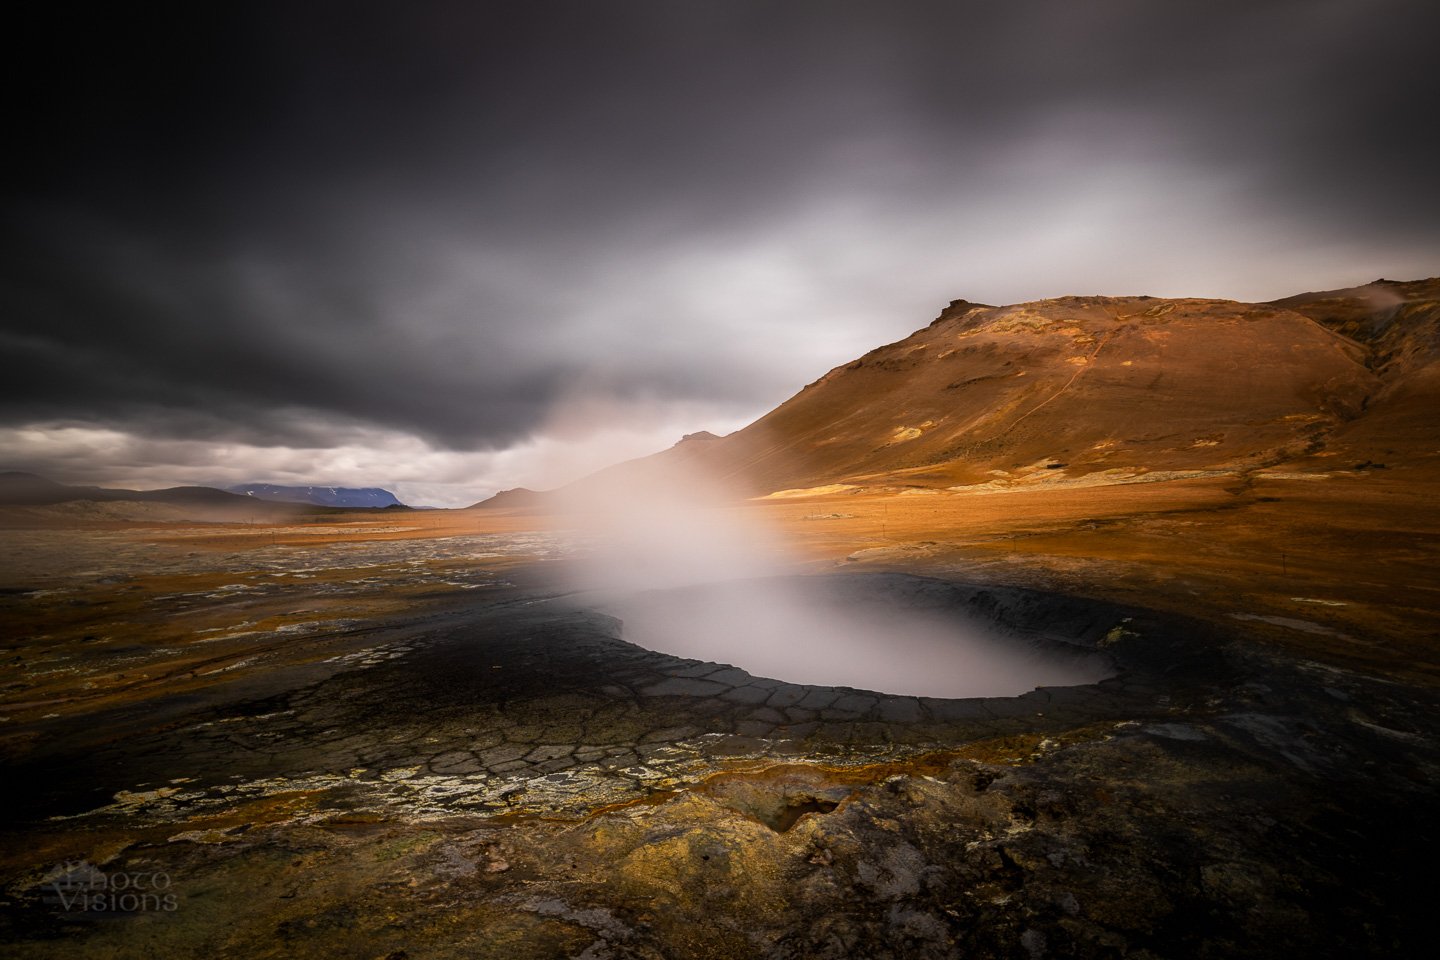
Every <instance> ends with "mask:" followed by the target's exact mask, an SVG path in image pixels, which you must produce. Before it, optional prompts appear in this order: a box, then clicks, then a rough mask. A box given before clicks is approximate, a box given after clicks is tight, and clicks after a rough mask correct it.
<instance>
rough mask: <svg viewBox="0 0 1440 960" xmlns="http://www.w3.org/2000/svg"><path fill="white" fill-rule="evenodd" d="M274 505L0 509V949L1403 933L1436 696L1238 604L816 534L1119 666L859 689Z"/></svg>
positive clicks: (921, 596) (866, 949)
mask: <svg viewBox="0 0 1440 960" xmlns="http://www.w3.org/2000/svg"><path fill="white" fill-rule="evenodd" d="M394 532H395V531H394V530H393V529H392V530H391V533H392V534H393V533H394ZM192 533H193V531H192ZM313 533H314V534H315V535H313V536H310V535H308V534H302V533H300V532H291V533H288V534H287V533H283V532H272V534H271V539H270V542H268V543H266V542H263V541H261V540H258V539H256V540H254V542H251V541H250V540H246V541H244V542H245V544H246V546H245V549H244V550H237V549H229V550H228V551H227V550H225V549H214V548H202V549H196V547H197V542H196V541H195V540H194V539H193V538H190V539H187V538H185V537H180V536H178V535H177V533H176V531H173V530H170V529H168V528H166V529H158V528H157V529H156V530H155V531H152V532H150V533H149V534H142V533H137V531H135V530H126V531H119V532H117V531H113V530H112V531H103V530H102V531H92V532H91V533H90V534H87V535H84V536H82V535H80V534H77V533H76V532H75V531H69V532H67V533H66V534H65V536H64V537H63V538H61V539H53V537H54V536H58V535H52V534H46V533H43V532H37V531H33V530H32V531H22V532H15V531H12V532H11V533H10V534H7V536H10V537H12V538H14V537H20V538H22V539H23V544H22V545H23V546H25V548H26V549H25V550H24V551H20V552H17V553H14V554H12V556H16V557H23V558H24V560H23V563H21V561H19V560H16V561H12V562H11V567H10V569H9V570H8V571H7V582H6V586H7V587H8V589H9V592H8V593H6V594H5V596H4V598H3V603H4V605H5V622H6V623H7V625H8V626H7V637H6V644H7V660H10V661H11V666H10V669H9V672H8V673H7V678H6V679H7V686H6V687H5V690H4V701H3V705H4V707H5V713H4V715H5V716H6V718H7V720H6V722H5V724H4V726H3V728H0V729H3V731H4V733H3V736H4V739H3V741H0V742H3V745H4V749H5V763H6V767H7V775H6V782H7V785H8V789H7V791H6V796H7V806H8V807H9V813H8V815H7V817H6V826H5V843H4V847H3V849H4V856H3V860H0V883H3V887H4V890H5V894H4V896H5V902H4V911H3V919H0V922H3V927H0V938H3V942H4V943H5V944H6V948H7V953H8V954H10V955H16V956H34V957H45V956H67V957H73V956H75V955H76V954H77V953H78V954H79V955H83V956H97V957H102V956H115V957H150V956H156V955H173V956H192V955H194V956H199V955H208V956H217V957H226V956H230V957H251V956H283V957H293V956H346V957H351V956H356V957H414V958H421V957H449V956H457V957H458V956H466V957H475V956H479V957H490V956H493V957H505V958H520V957H559V956H584V957H592V958H598V957H692V956H693V957H751V956H762V957H796V958H799V957H837V958H839V957H855V956H870V957H952V956H954V957H960V956H965V957H976V956H980V957H1017V956H1018V957H1032V956H1033V957H1042V956H1079V957H1190V956H1195V957H1199V956H1206V957H1210V956H1227V957H1228V956H1253V957H1271V956H1276V955H1309V956H1357V955H1358V956H1369V955H1374V956H1380V955H1384V956H1390V955H1393V954H1396V953H1401V952H1407V951H1413V950H1415V949H1417V948H1418V947H1419V946H1420V944H1422V943H1424V942H1425V939H1426V936H1427V931H1426V929H1425V925H1424V923H1423V918H1424V917H1425V912H1426V911H1425V905H1424V904H1423V903H1422V902H1421V900H1422V898H1423V891H1424V890H1425V889H1427V888H1426V886H1425V885H1424V884H1423V883H1420V882H1419V879H1418V878H1422V877H1423V876H1424V875H1425V872H1426V871H1427V870H1428V868H1429V867H1430V865H1431V863H1432V862H1433V859H1434V854H1435V852H1436V846H1435V837H1434V828H1433V823H1432V819H1431V817H1430V811H1431V809H1432V808H1433V802H1432V800H1433V795H1434V784H1435V782H1436V775H1437V768H1440V756H1437V750H1436V748H1435V738H1434V734H1435V726H1436V723H1437V721H1436V720H1435V719H1434V718H1435V716H1436V711H1435V707H1436V700H1437V697H1436V694H1435V691H1434V689H1433V687H1430V686H1426V685H1421V684H1417V683H1415V682H1411V681H1407V680H1405V679H1403V678H1397V677H1396V676H1392V675H1386V674H1384V673H1383V672H1380V671H1372V670H1364V669H1356V668H1353V666H1351V665H1347V664H1345V663H1343V662H1340V663H1337V662H1335V661H1334V660H1331V659H1326V660H1324V661H1322V660H1319V659H1311V658H1308V657H1305V656H1302V655H1299V654H1297V653H1296V652H1295V650H1294V649H1293V645H1288V644H1280V645H1276V644H1274V643H1271V642H1269V641H1268V639H1267V636H1266V635H1265V634H1264V632H1263V631H1264V630H1265V629H1269V628H1274V627H1275V625H1274V624H1273V623H1269V622H1268V621H1263V620H1244V619H1235V618H1233V617H1222V618H1214V617H1197V618H1189V617H1185V616H1182V615H1179V614H1177V613H1176V612H1174V611H1173V610H1169V611H1158V612H1157V611H1155V610H1152V609H1147V608H1145V607H1142V606H1137V605H1133V604H1118V603H1115V602H1113V601H1102V600H1095V599H1086V598H1084V597H1082V596H1076V595H1075V592H1074V591H1071V592H1069V593H1060V592H1055V591H1046V590H1033V589H1022V588H1019V587H1015V586H1007V585H1004V584H1000V583H997V582H993V581H995V580H996V578H995V577H994V576H993V575H992V576H989V577H988V579H990V580H991V581H992V582H989V583H984V584H978V585H971V586H967V585H964V584H959V583H954V582H951V581H950V580H938V579H934V578H928V577H916V576H913V575H909V574H904V573H883V572H857V570H859V569H866V567H865V564H864V563H863V561H855V562H852V563H850V564H847V565H845V566H844V567H842V568H840V572H838V573H834V574H830V576H834V577H836V578H837V582H838V583H840V584H842V586H843V589H844V590H846V591H847V592H848V593H851V594H858V595H866V594H868V595H873V596H875V597H876V598H877V601H880V600H883V601H885V602H899V603H903V604H906V605H909V606H922V607H926V608H929V609H932V610H944V611H953V612H954V614H955V615H956V616H957V617H965V618H972V619H975V618H978V619H981V620H983V621H985V622H987V623H989V624H992V625H994V627H995V629H996V630H997V631H998V632H999V634H1000V635H1001V636H1003V637H1005V638H1007V641H1008V642H1013V643H1015V644H1021V645H1036V644H1038V645H1047V644H1061V643H1068V644H1076V645H1079V646H1082V647H1085V648H1087V649H1092V650H1095V651H1098V652H1100V653H1102V654H1103V655H1104V656H1106V657H1108V658H1111V660H1112V661H1113V663H1114V665H1115V669H1116V676H1114V677H1113V678H1111V679H1108V680H1105V681H1103V682H1101V683H1098V684H1093V685H1089V686H1083V687H1071V688H1056V689H1047V690H1038V691H1036V692H1034V693H1031V694H1028V695H1026V696H1022V697H1009V698H990V699H976V700H939V699H930V698H918V697H902V696H885V695H879V694H874V693H871V692H867V691H860V690H852V689H836V688H824V687H807V686H801V685H795V684H789V683H784V682H780V681H777V680H770V679H765V678H758V677H754V676H751V675H750V674H748V673H746V672H744V671H743V670H742V669H740V668H737V667H732V666H728V665H723V664H716V663H704V662H700V661H696V660H678V659H675V658H671V657H667V656H664V655H661V654H657V653H651V652H649V651H646V650H642V649H639V648H637V647H634V646H631V645H630V644H627V643H626V642H625V641H624V639H623V629H622V626H621V625H620V624H619V623H617V622H616V621H615V620H614V619H612V618H610V617H607V616H605V615H603V614H601V613H599V612H596V610H594V609H593V604H591V603H590V602H589V598H586V597H583V596H566V595H563V592H562V591H560V590H559V589H558V588H557V587H556V586H555V580H554V578H553V576H551V575H550V574H549V573H548V572H547V571H549V570H550V569H552V567H553V565H554V563H555V559H554V558H556V557H558V556H560V555H562V554H563V553H564V552H565V550H564V549H563V547H564V544H563V543H562V542H561V540H560V539H558V537H559V535H557V534H546V535H538V534H537V535H529V534H527V535H519V534H513V533H509V534H495V533H484V534H481V533H474V534H470V535H454V536H447V537H429V538H406V537H403V536H391V537H386V536H380V535H371V536H368V537H348V538H347V537H345V536H342V535H341V534H340V533H337V532H336V531H334V530H331V531H329V532H328V533H323V534H322V533H321V532H319V531H314V532H313ZM452 533H453V531H452ZM236 535H237V536H238V537H252V539H254V538H253V536H252V534H251V533H249V532H246V531H239V530H237V531H236ZM46 537H52V539H51V540H47V539H46ZM307 537H308V539H307ZM16 542H20V541H16ZM239 542H240V541H238V540H237V541H233V542H232V543H231V548H233V547H234V546H235V544H236V543H239ZM67 558H68V559H67ZM81 560H83V562H78V561H81ZM121 567H123V568H124V570H125V572H123V573H122V572H119V568H121ZM117 578H125V579H117ZM175 578H180V579H181V580H184V581H186V584H182V586H183V587H184V588H183V589H181V588H180V586H177V581H176V579H175ZM127 588H133V589H127ZM56 591H58V592H56ZM327 600H330V601H333V603H327V602H326V601H327ZM297 607H298V608H299V609H298V611H297ZM307 611H308V612H307ZM1238 612H1242V613H1243V611H1238ZM295 623H299V624H302V625H303V626H302V627H301V628H300V629H290V630H287V629H286V628H287V627H289V626H292V625H293V624H295ZM219 628H223V629H219ZM1257 631H1259V632H1257ZM216 637H219V638H222V639H218V640H216V639H213V638H216ZM16 657H19V658H20V660H19V661H16V660H15V659H14V658H16ZM201 664H204V665H201ZM121 665H123V667H124V669H123V670H122V669H118V666H121ZM116 674H121V675H122V676H121V677H120V678H117V677H116ZM159 877H163V878H164V883H165V886H164V887H163V888H160V889H158V890H155V892H154V893H152V894H150V895H149V896H150V899H145V898H144V897H145V894H144V891H143V890H142V891H141V894H139V895H136V894H135V893H134V892H133V891H134V890H136V889H139V888H140V886H141V885H142V884H145V883H148V884H149V887H148V888H147V889H154V888H156V887H157V886H158V884H159V880H158V879H157V878H159ZM102 883H103V884H104V886H102ZM126 890H130V891H131V895H132V897H135V899H132V900H128V901H127V900H125V899H124V897H125V892H126ZM97 895H98V896H99V898H100V899H99V900H98V901H97V900H96V899H95V898H96V896H97ZM77 896H79V897H81V899H80V900H79V901H77V899H76V898H77ZM166 896H169V897H172V898H173V899H165V897H166Z"/></svg>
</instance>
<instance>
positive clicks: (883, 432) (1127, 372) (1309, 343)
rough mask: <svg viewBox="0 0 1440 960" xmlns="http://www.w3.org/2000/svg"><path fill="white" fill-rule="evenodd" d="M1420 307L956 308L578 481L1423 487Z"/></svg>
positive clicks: (599, 487)
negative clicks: (1227, 477) (1376, 476)
mask: <svg viewBox="0 0 1440 960" xmlns="http://www.w3.org/2000/svg"><path fill="white" fill-rule="evenodd" d="M1437 295H1440V280H1426V281H1417V282H1413V283H1392V282H1389V281H1377V282H1376V283H1374V284H1370V285H1367V286H1365V287H1359V288H1355V289H1351V290H1342V291H1332V292H1329V293H1319V294H1304V295H1301V296H1298V297H1292V298H1289V299H1287V300H1283V301H1276V302H1274V303H1260V304H1252V303H1239V302H1235V301H1230V300H1201V299H1160V298H1153V297H1063V298H1060V299H1055V300H1042V301H1036V302H1033V303H1023V304H1016V305H1013V306H1006V307H993V306H985V305H981V304H974V303H968V302H966V301H963V300H957V301H955V302H953V303H951V304H950V306H949V307H947V308H946V309H945V310H944V312H942V313H941V315H940V316H939V317H938V318H937V319H936V320H935V321H934V322H932V323H931V324H930V325H929V326H927V327H925V328H924V329H921V330H918V331H916V332H915V333H914V334H912V335H910V336H909V337H906V338H905V339H904V340H901V341H899V342H897V343H892V344H888V345H886V346H883V347H880V348H878V349H876V350H872V351H871V352H869V353H867V354H866V355H865V356H863V357H861V358H859V359H858V360H855V361H853V362H851V363H848V364H846V365H844V366H841V367H837V368H835V369H834V370H831V371H830V372H829V373H827V374H826V375H825V376H823V377H821V378H820V379H819V380H817V381H815V382H814V383H812V384H810V385H809V386H807V387H806V388H805V389H803V390H802V391H800V392H799V393H798V394H796V395H795V396H794V397H792V398H790V399H789V400H787V401H786V402H785V403H783V404H781V405H780V406H779V407H777V408H776V409H775V410H773V411H771V412H770V413H769V414H767V415H765V416H764V417H762V418H761V419H760V420H758V421H756V422H755V423H753V424H751V425H750V426H748V427H746V428H744V429H743V430H739V431H737V432H735V433H733V434H731V435H729V436H726V437H714V436H712V435H710V434H696V435H694V436H691V437H687V438H686V439H685V440H683V441H681V442H680V443H678V444H676V446H675V447H673V448H672V449H670V450H667V451H664V452H662V453H659V454H656V455H655V456H653V457H647V458H643V459H640V460H634V461H630V462H628V463H624V464H619V465H617V466H615V467H611V468H609V469H608V470H604V471H601V472H600V473H599V474H596V475H594V476H592V477H590V478H587V479H585V480H582V481H580V483H579V484H577V485H575V486H576V487H580V488H585V489H587V490H589V491H591V492H602V491H603V490H604V489H605V488H606V487H607V486H609V485H620V486H622V487H623V486H625V485H628V484H632V483H637V482H648V481H652V480H656V479H662V478H663V477H664V476H665V475H667V474H668V473H670V472H671V471H674V474H675V475H678V476H682V477H684V478H686V482H695V479H694V478H697V477H703V478H707V479H709V480H713V481H715V482H719V483H724V484H726V485H727V486H728V487H729V488H730V489H731V490H733V491H734V492H737V493H742V494H744V495H748V496H756V495H768V494H773V493H776V492H781V491H791V490H797V489H809V488H816V487H831V488H834V487H844V486H855V487H868V488H875V487H886V488H892V489H894V488H900V489H905V488H913V489H917V490H923V489H927V488H928V489H937V488H948V487H954V486H967V487H970V488H972V489H973V488H975V487H976V486H977V485H988V486H991V487H994V488H996V489H1010V488H1014V487H1016V486H1022V487H1024V486H1031V485H1036V484H1039V485H1042V486H1048V485H1052V484H1066V485H1074V484H1089V483H1115V482H1134V481H1136V480H1143V479H1163V478H1165V477H1167V476H1173V475H1175V474H1177V473H1181V474H1185V473H1191V472H1196V471H1227V472H1236V473H1246V472H1250V471H1255V470H1259V469H1270V470H1273V471H1283V470H1286V469H1303V470H1311V471H1314V470H1322V469H1354V468H1355V467H1357V466H1361V465H1364V469H1379V467H1378V466H1375V465H1376V464H1380V463H1384V464H1385V469H1390V470H1395V469H1400V470H1402V471H1403V470H1412V471H1413V470H1416V469H1420V470H1421V471H1422V473H1423V474H1427V475H1428V473H1429V472H1430V471H1432V470H1434V469H1436V467H1437V464H1440V430H1437V427H1436V419H1437V418H1436V416H1435V411H1436V410H1437V409H1440V405H1437V400H1440V306H1437ZM1420 475H1421V474H1415V476H1420ZM1392 476H1393V474H1392Z"/></svg>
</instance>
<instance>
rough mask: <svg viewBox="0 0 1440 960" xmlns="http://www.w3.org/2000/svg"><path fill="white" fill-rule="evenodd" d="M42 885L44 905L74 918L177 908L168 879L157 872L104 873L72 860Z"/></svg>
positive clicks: (83, 862)
mask: <svg viewBox="0 0 1440 960" xmlns="http://www.w3.org/2000/svg"><path fill="white" fill-rule="evenodd" d="M42 885H43V887H44V889H45V895H44V900H45V902H46V903H48V904H50V905H51V906H54V907H57V908H59V910H60V911H61V912H62V913H64V914H66V915H68V916H72V917H76V918H83V919H97V920H98V919H102V918H106V917H125V916H133V915H135V914H137V913H172V912H174V911H175V910H177V909H179V906H180V901H179V898H178V897H177V896H176V894H175V892H174V890H173V889H171V888H172V882H171V879H170V875H169V874H168V873H165V872H163V871H158V870H157V871H153V872H147V871H144V870H133V871H111V872H108V873H107V872H105V871H103V870H101V869H100V868H99V867H96V866H94V865H93V864H91V863H88V862H86V861H84V860H75V861H69V862H66V863H63V864H61V865H60V866H58V867H56V868H55V869H54V870H53V871H51V873H50V875H49V877H47V878H46V879H45V880H44V881H42Z"/></svg>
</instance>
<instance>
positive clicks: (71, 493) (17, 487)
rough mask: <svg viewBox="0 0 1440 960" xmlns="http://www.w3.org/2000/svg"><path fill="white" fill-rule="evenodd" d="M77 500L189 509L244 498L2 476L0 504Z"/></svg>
mask: <svg viewBox="0 0 1440 960" xmlns="http://www.w3.org/2000/svg"><path fill="white" fill-rule="evenodd" d="M73 500H98V501H126V502H137V503H173V504H180V505H185V506H212V505H213V506H229V505H236V504H241V503H243V502H244V499H243V498H242V497H238V496H236V495H235V494H233V493H226V492H225V491H224V490H216V489H215V488H214V487H167V488H166V489H164V490H117V489H112V488H109V487H75V486H69V485H67V484H63V483H56V482H55V481H54V480H50V479H47V478H45V477H41V476H37V475H36V474H33V473H21V472H18V471H7V472H3V473H0V503H4V504H12V505H14V504H23V505H26V506H44V505H47V504H52V503H69V502H71V501H73Z"/></svg>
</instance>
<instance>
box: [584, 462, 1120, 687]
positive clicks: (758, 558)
mask: <svg viewBox="0 0 1440 960" xmlns="http://www.w3.org/2000/svg"><path fill="white" fill-rule="evenodd" d="M681 453H682V451H674V452H672V453H671V454H670V455H667V456H664V457H661V458H659V460H658V461H657V460H650V461H641V462H639V463H638V464H632V465H630V466H629V467H627V468H625V469H624V470H623V471H615V472H612V473H611V474H610V475H609V476H606V475H603V474H602V475H601V476H599V477H597V478H593V479H592V480H591V481H589V482H586V483H583V484H581V485H577V486H576V487H574V488H572V489H571V490H569V491H568V494H569V499H568V504H567V507H568V510H569V511H570V512H571V513H572V517H573V519H574V520H575V521H577V526H578V527H579V528H580V529H582V530H584V531H585V532H586V533H587V534H588V535H589V537H588V538H589V540H590V543H591V547H590V549H589V550H588V551H587V552H586V558H585V559H584V560H583V561H581V562H580V563H579V564H578V565H577V569H576V579H577V583H576V585H577V586H579V587H580V588H581V589H585V590H591V591H600V593H601V595H602V600H601V605H602V607H603V608H604V609H606V610H608V611H609V612H611V613H613V614H615V615H616V616H618V617H619V618H620V619H621V620H622V621H623V622H624V637H625V639H626V640H628V641H630V642H632V643H635V644H637V645H639V646H642V647H645V648H647V649H650V650H655V651H658V652H662V653H668V654H672V655H675V656H679V657H687V658H694V659H698V660H706V661H713V662H717V663H728V664H732V665H734V666H737V667H740V668H741V669H743V670H746V671H747V672H749V673H751V674H753V675H755V676H757V677H766V678H770V679H775V680H783V681H787V682H791V683H800V684H816V685H824V686H848V687H856V688H859V689H864V690H875V691H880V692H883V693H889V694H906V695H913V696H927V697H949V698H955V697H981V696H1015V695H1018V694H1021V693H1026V692H1028V691H1030V690H1032V689H1034V688H1035V687H1037V686H1064V685H1070V684H1077V683H1088V682H1093V681H1095V680H1098V679H1101V678H1102V677H1103V676H1105V672H1104V670H1103V669H1102V668H1100V667H1099V666H1098V665H1097V664H1095V663H1085V662H1077V661H1071V660H1061V659H1059V658H1057V657H1054V656H1052V655H1049V654H1047V653H1044V652H1041V651H1040V650H1038V649H1036V648H1034V647H1032V646H1030V645H1029V644H1026V643H1024V642H1023V641H1019V640H1016V639H1014V638H1000V637H997V636H991V635H989V634H988V633H987V630H986V628H985V625H984V624H983V623H980V622H974V621H972V622H966V621H965V620H964V619H963V612H960V611H953V612H952V611H936V610H933V609H920V608H918V607H916V606H915V605H914V604H913V603H908V604H907V603H905V602H903V598H895V597H883V596H879V595H877V594H876V593H875V592H874V591H873V590H866V591H863V592H856V593H853V594H850V593H847V592H846V590H845V587H844V579H843V578H824V579H821V578H816V577H804V576H795V575H792V574H795V573H796V572H797V569H796V568H797V564H796V563H795V562H794V561H793V560H791V559H790V558H788V557H787V556H786V553H785V550H784V548H783V545H782V543H781V542H780V539H779V538H778V537H777V536H776V535H775V534H774V533H773V532H771V531H770V530H768V529H767V528H766V527H765V526H764V525H763V524H762V523H761V522H760V521H759V519H758V511H756V510H755V509H753V508H751V507H747V506H746V505H744V504H743V503H737V502H736V501H735V499H734V498H733V495H731V494H730V492H729V491H725V490H723V489H722V488H719V487H717V486H715V485H713V484H710V483H708V482H707V481H706V480H705V479H704V477H703V475H702V467H701V465H700V462H703V458H700V460H699V461H697V458H695V457H690V458H689V459H690V460H691V463H689V464H688V465H687V464H685V463H683V462H681V461H684V460H686V459H687V458H686V457H685V456H682V455H680V454H681Z"/></svg>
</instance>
